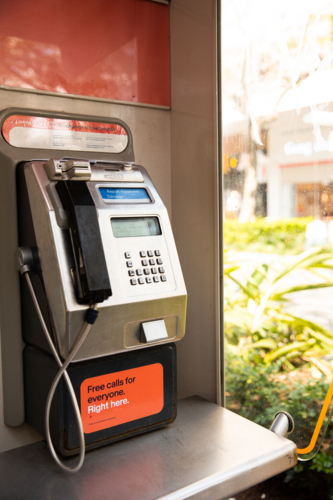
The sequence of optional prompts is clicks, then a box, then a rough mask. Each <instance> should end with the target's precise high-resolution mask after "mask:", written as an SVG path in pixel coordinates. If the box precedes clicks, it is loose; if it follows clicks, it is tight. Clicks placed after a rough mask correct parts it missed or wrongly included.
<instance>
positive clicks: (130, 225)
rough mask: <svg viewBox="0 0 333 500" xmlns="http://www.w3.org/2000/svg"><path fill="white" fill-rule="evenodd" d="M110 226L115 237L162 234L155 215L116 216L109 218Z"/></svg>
mask: <svg viewBox="0 0 333 500" xmlns="http://www.w3.org/2000/svg"><path fill="white" fill-rule="evenodd" d="M111 226H112V231H113V235H114V237H115V238H130V237H131V238H133V237H136V236H159V235H160V234H162V231H161V227H160V224H159V222H158V218H157V217H121V218H120V217H119V218H118V217H117V218H113V219H111Z"/></svg>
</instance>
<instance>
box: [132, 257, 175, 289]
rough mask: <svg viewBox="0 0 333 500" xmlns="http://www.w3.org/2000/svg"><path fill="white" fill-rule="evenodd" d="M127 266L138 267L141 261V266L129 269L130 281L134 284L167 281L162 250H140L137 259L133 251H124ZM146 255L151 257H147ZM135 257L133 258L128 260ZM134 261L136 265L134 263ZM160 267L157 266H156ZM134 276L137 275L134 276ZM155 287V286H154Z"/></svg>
mask: <svg viewBox="0 0 333 500" xmlns="http://www.w3.org/2000/svg"><path fill="white" fill-rule="evenodd" d="M124 257H125V259H124V260H125V262H126V266H127V267H128V268H132V267H136V266H137V263H139V265H140V267H139V268H138V269H129V270H128V275H129V277H130V283H131V285H132V286H136V285H137V284H139V285H145V284H146V285H147V284H151V283H161V282H162V283H163V282H165V281H167V277H166V275H165V269H164V267H163V266H162V264H163V259H162V258H161V251H160V250H140V252H139V254H138V257H139V260H137V256H136V255H135V254H134V255H133V252H124ZM145 257H150V258H149V259H146V258H145ZM151 257H155V258H151ZM128 259H133V260H128ZM133 262H134V263H135V265H133ZM156 265H157V266H159V267H155V266H156ZM133 276H136V278H134V277H133ZM153 288H154V287H153Z"/></svg>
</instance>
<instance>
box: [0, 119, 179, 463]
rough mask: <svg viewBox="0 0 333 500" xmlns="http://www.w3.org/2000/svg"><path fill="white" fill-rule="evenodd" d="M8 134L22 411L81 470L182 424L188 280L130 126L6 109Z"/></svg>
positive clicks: (5, 130)
mask: <svg viewBox="0 0 333 500" xmlns="http://www.w3.org/2000/svg"><path fill="white" fill-rule="evenodd" d="M2 135H3V139H4V143H6V144H5V150H6V155H7V156H8V155H10V153H11V152H12V151H13V150H14V149H15V148H16V150H15V151H16V153H17V151H21V153H20V154H18V155H17V154H16V157H17V158H16V160H15V161H14V162H13V161H11V163H12V165H13V164H14V165H13V166H14V167H15V171H16V189H17V191H16V196H17V210H18V212H17V224H18V247H17V249H16V251H15V263H16V268H17V269H18V270H19V271H20V273H21V314H22V335H23V340H24V342H25V344H26V347H25V349H24V354H23V360H24V361H23V369H24V396H25V421H26V422H27V423H28V424H30V425H31V426H32V427H33V428H34V429H35V430H37V431H38V432H39V433H41V434H42V435H44V436H45V437H46V439H47V440H48V442H49V446H50V448H51V453H52V454H53V457H54V459H55V460H56V462H57V463H58V464H59V465H60V466H61V467H62V468H64V469H65V470H67V471H69V472H73V471H74V472H75V471H76V470H78V469H79V468H80V467H81V465H82V462H83V458H84V451H85V449H90V448H96V447H98V446H101V445H104V444H107V443H110V442H112V441H115V440H119V439H122V438H124V437H128V436H133V435H135V434H138V433H142V432H145V431H146V430H152V429H155V428H157V427H159V426H162V425H165V424H167V423H169V422H172V421H173V420H174V418H175V416H176V347H175V343H174V342H175V341H177V340H179V339H181V338H182V337H183V336H184V333H185V316H186V298H187V296H186V288H185V284H184V280H183V276H182V272H181V267H180V263H179V259H178V255H177V250H176V246H175V242H174V238H173V234H172V229H171V225H170V221H169V218H168V214H167V210H166V208H165V206H164V204H163V201H162V200H161V198H160V196H159V194H158V192H157V190H156V188H155V186H154V184H153V182H152V180H151V179H150V177H149V175H148V173H147V171H146V170H145V168H143V167H141V166H137V165H135V163H134V155H133V144H132V136H131V132H130V130H129V128H128V127H127V125H126V124H125V123H123V122H122V121H120V120H108V121H97V119H96V118H94V119H93V120H92V119H91V120H88V119H87V117H84V118H83V117H67V116H61V115H59V114H58V115H56V114H46V113H45V114H44V116H43V115H42V114H41V113H39V114H37V113H33V112H29V113H24V112H23V111H22V110H19V111H18V110H8V111H7V113H5V114H4V116H3V118H2ZM29 150H30V157H29V156H27V152H29ZM32 150H33V151H32ZM46 152H47V153H50V152H52V154H51V155H50V154H46ZM74 152H75V153H74ZM93 153H94V154H93ZM90 329H91V331H90ZM66 370H67V371H66ZM50 388H51V389H50ZM45 406H46V416H45V426H44V408H45ZM77 427H78V429H79V430H77ZM52 442H53V445H54V447H55V449H56V450H58V451H60V452H61V453H62V454H63V455H71V454H76V453H78V452H80V460H79V464H78V466H77V467H75V468H74V469H70V468H68V467H66V466H62V465H61V462H60V460H59V459H58V458H57V455H56V451H55V450H54V449H53V445H52Z"/></svg>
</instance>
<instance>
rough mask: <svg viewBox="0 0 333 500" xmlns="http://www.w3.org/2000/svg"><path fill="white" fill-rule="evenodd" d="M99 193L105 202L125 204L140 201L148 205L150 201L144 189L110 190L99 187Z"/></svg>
mask: <svg viewBox="0 0 333 500" xmlns="http://www.w3.org/2000/svg"><path fill="white" fill-rule="evenodd" d="M99 192H100V193H101V196H102V198H103V200H105V201H116V202H121V201H124V202H126V203H130V202H132V201H133V202H137V201H139V202H140V201H141V202H143V203H150V202H151V199H150V197H149V195H148V193H147V191H146V189H144V188H110V187H100V188H99Z"/></svg>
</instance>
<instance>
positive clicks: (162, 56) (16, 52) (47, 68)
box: [0, 0, 170, 106]
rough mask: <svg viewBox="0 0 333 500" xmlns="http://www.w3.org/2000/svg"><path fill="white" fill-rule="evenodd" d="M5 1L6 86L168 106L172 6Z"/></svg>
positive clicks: (1, 37) (130, 0) (116, 0)
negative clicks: (170, 12) (170, 7)
mask: <svg viewBox="0 0 333 500" xmlns="http://www.w3.org/2000/svg"><path fill="white" fill-rule="evenodd" d="M1 6H2V9H1V16H0V54H1V57H0V85H6V86H9V87H18V88H25V89H37V90H43V91H48V92H57V93H59V94H74V95H83V96H92V97H98V98H102V99H114V100H117V101H127V102H140V103H147V104H152V105H164V106H169V105H170V47H169V44H170V36H169V6H168V5H163V4H161V3H157V2H150V1H146V0H112V1H110V0H94V2H91V0H71V1H70V2H59V0H47V1H41V0H29V2H22V0H11V1H10V2H9V1H7V2H6V3H5V4H4V3H3V2H2V4H1ZM63 106H64V105H63Z"/></svg>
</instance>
